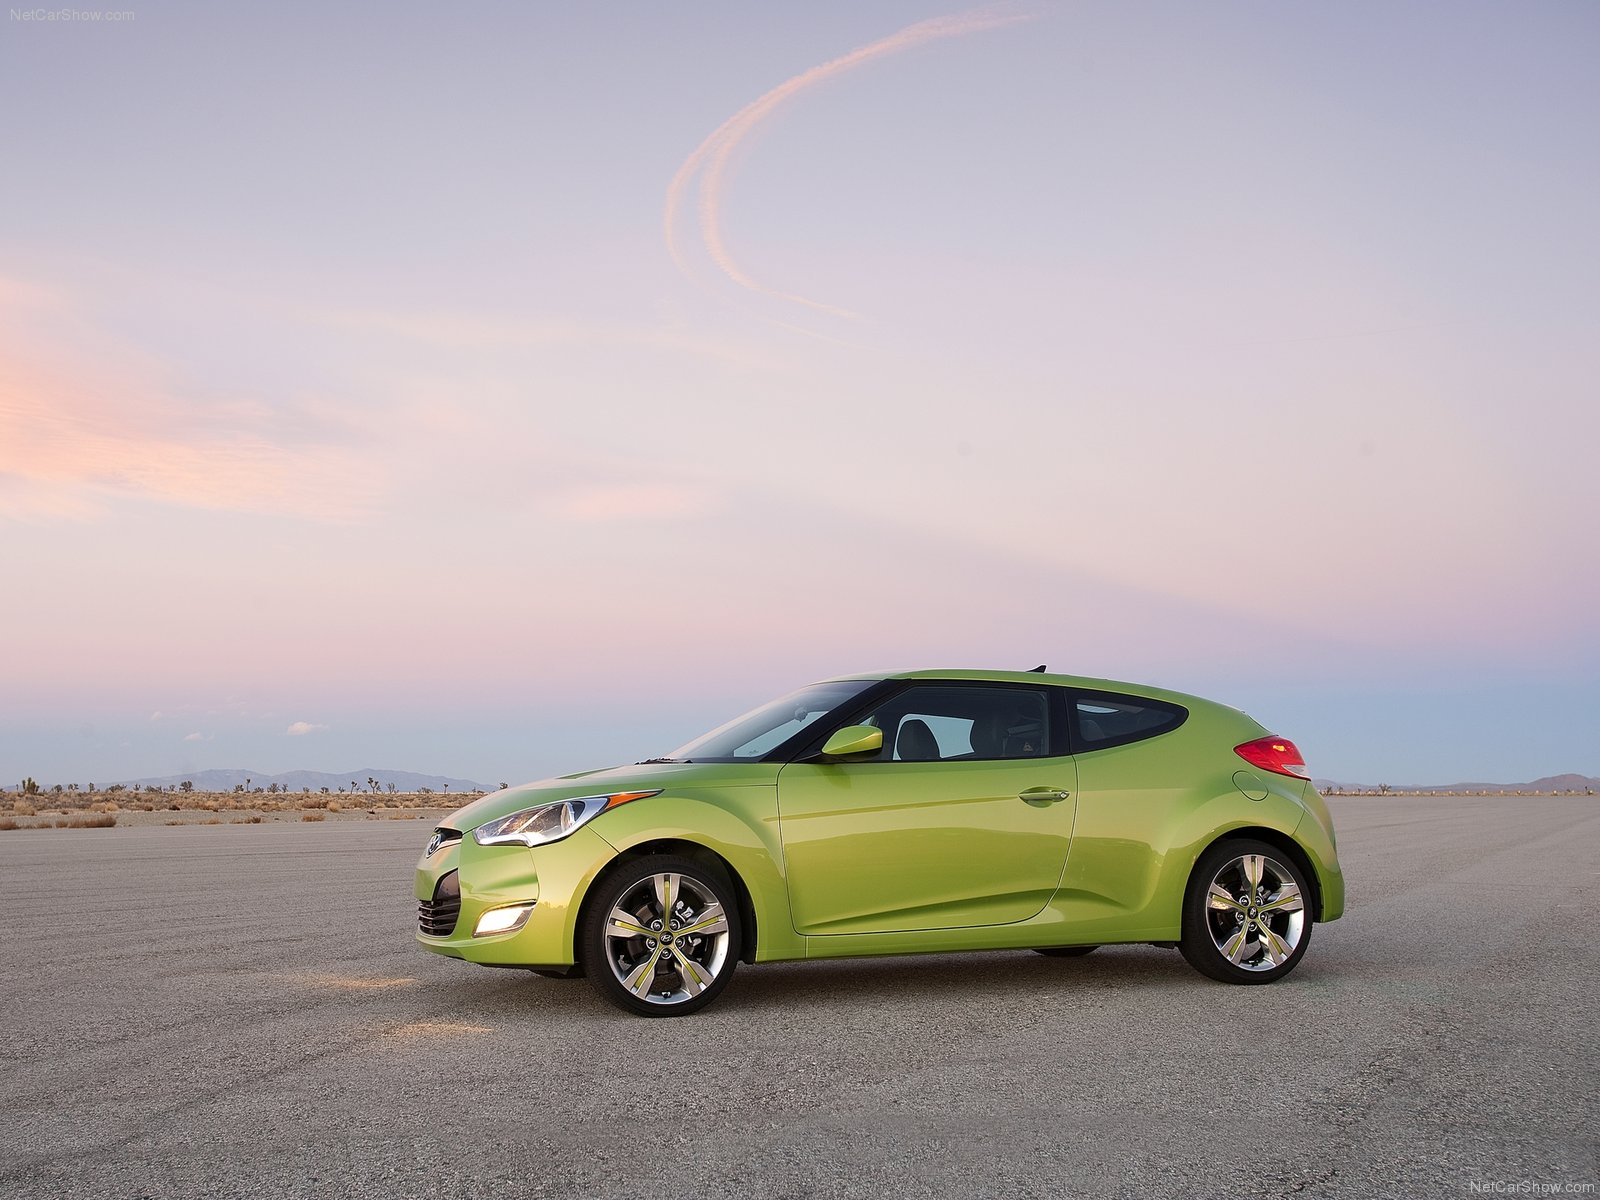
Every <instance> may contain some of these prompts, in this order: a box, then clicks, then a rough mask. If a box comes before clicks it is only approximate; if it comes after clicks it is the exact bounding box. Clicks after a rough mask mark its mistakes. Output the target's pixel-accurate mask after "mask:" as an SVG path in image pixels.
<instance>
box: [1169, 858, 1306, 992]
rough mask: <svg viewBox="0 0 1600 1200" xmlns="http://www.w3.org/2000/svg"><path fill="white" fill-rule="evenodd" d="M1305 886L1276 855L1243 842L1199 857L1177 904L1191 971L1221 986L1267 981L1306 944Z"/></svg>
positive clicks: (1284, 969) (1292, 867)
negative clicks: (1187, 889)
mask: <svg viewBox="0 0 1600 1200" xmlns="http://www.w3.org/2000/svg"><path fill="white" fill-rule="evenodd" d="M1310 894H1311V889H1310V886H1309V884H1308V882H1307V880H1306V877H1305V874H1304V872H1302V871H1301V870H1300V868H1299V867H1298V866H1296V865H1295V863H1294V860H1293V859H1291V858H1290V857H1289V856H1288V855H1287V854H1285V853H1284V852H1283V851H1282V850H1279V849H1278V848H1277V847H1276V846H1269V845H1268V844H1267V843H1265V842H1257V841H1250V840H1246V839H1243V838H1240V839H1236V840H1229V841H1225V842H1218V843H1217V844H1216V845H1215V846H1212V847H1211V848H1210V849H1209V850H1207V851H1206V852H1205V853H1204V854H1202V855H1201V856H1200V861H1199V862H1197V863H1196V864H1195V869H1194V874H1193V876H1191V878H1190V880H1189V892H1188V895H1187V897H1186V898H1185V900H1184V906H1183V941H1182V942H1181V943H1179V946H1180V948H1181V949H1182V951H1183V956H1184V957H1185V958H1186V959H1188V960H1189V965H1190V966H1192V967H1194V969H1195V970H1197V971H1199V972H1200V973H1201V974H1202V975H1209V976H1210V977H1211V978H1212V979H1220V980H1221V981H1222V982H1224V983H1273V982H1275V981H1276V980H1279V979H1282V978H1283V977H1284V976H1285V975H1287V974H1288V973H1289V972H1290V971H1292V970H1294V968H1295V965H1296V964H1297V963H1299V961H1300V959H1301V958H1302V957H1304V955H1305V952H1306V946H1307V945H1309V944H1310V941H1311V909H1310V906H1309V896H1310Z"/></svg>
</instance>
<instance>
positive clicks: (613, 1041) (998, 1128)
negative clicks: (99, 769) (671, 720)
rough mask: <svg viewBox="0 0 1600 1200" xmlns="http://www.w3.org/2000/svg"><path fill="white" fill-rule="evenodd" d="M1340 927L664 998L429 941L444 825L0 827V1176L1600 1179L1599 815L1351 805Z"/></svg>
mask: <svg viewBox="0 0 1600 1200" xmlns="http://www.w3.org/2000/svg"><path fill="white" fill-rule="evenodd" d="M1332 807H1333V810H1334V814H1335V820H1336V822H1337V825H1338V829H1339V838H1340V841H1339V849H1340V857H1341V859H1342V861H1343V863H1344V866H1345V871H1346V876H1347V880H1348V884H1349V896H1350V907H1349V912H1348V915H1347V916H1346V917H1345V918H1344V919H1343V920H1341V921H1338V922H1336V923H1334V924H1331V925H1326V926H1318V927H1317V928H1316V929H1315V930H1314V932H1313V935H1312V944H1311V947H1310V950H1309V952H1308V954H1307V956H1306V958H1305V960H1304V961H1303V962H1302V963H1301V965H1300V967H1299V968H1298V970H1297V971H1296V973H1295V974H1294V975H1293V976H1291V977H1290V979H1288V980H1287V981H1285V982H1284V983H1281V984H1277V985H1273V986H1269V987H1229V986H1226V985H1223V984H1217V983H1212V982H1210V981H1208V980H1206V979H1203V978H1202V977H1201V976H1199V975H1198V974H1196V973H1195V972H1194V971H1192V970H1191V969H1190V968H1189V967H1188V965H1187V964H1186V963H1185V962H1184V961H1183V959H1182V958H1181V957H1180V956H1179V955H1178V954H1177V952H1176V951H1171V950H1159V949H1155V948H1151V947H1117V948H1106V949H1103V950H1101V951H1099V952H1098V953H1095V954H1093V955H1090V956H1088V957H1087V958H1081V959H1060V958H1046V957H1043V956H1040V955H1035V954H1032V953H1017V952H1002V953H993V954H960V955H939V956H932V957H923V958H899V959H871V960H857V961H846V962H818V963H794V964H781V965H771V966H758V967H741V968H740V969H739V971H738V974H737V975H736V977H735V978H734V980H733V982H732V985H731V986H730V987H729V988H728V989H727V991H726V992H724V994H723V995H722V997H721V998H720V999H719V1000H718V1002H717V1003H716V1004H715V1005H714V1006H713V1007H712V1008H710V1009H708V1010H707V1011H705V1012H704V1013H702V1014H699V1015H697V1016H692V1017H688V1018H682V1019H677V1020H658V1021H646V1020H640V1019H638V1018H633V1017H629V1016H626V1015H624V1014H622V1013H620V1012H618V1011H616V1010H614V1009H612V1008H610V1007H609V1006H608V1005H605V1004H604V1003H602V1002H601V1000H600V999H599V998H598V997H597V996H596V995H594V994H593V992H592V991H591V989H590V988H589V986H588V985H587V984H586V983H584V982H583V981H581V980H579V981H557V980H548V979H541V978H538V977H535V976H533V975H531V974H526V973H523V972H514V971H499V970H491V969H487V968H483V967H476V966H472V965H469V964H466V963H460V962H455V961H452V960H448V959H443V958H439V957H437V956H435V955H431V954H427V953H425V952H423V951H422V950H420V949H419V948H417V946H416V945H415V943H414V941H413V932H412V931H413V927H414V925H413V923H414V914H415V905H414V902H413V900H412V897H411V870H412V867H413V865H414V863H415V861H416V858H417V854H418V852H419V849H420V847H421V844H422V842H423V841H424V840H425V839H426V836H427V832H428V829H427V826H426V825H425V824H423V823H422V822H416V823H408V822H396V821H371V822H367V823H358V822H351V823H325V824H305V825H265V824H264V825H221V826H189V827H179V828H164V827H162V828H150V827H147V828H118V829H108V830H59V831H57V830H49V831H37V832H25V831H12V832H6V833H0V871H3V879H4V893H3V894H4V901H3V912H4V918H3V920H0V1006H3V1007H0V1012H3V1017H4V1019H3V1021H0V1197H5V1198H11V1197H17V1198H22V1197H28V1198H30V1200H31V1198H35V1197H57V1196H59V1197H70V1198H72V1200H92V1198H95V1197H117V1198H124V1197H162V1198H165V1197H235V1196H240V1197H244V1196H248V1197H272V1198H280V1197H317V1198H323V1197H434V1196H448V1197H464V1198H470V1197H497V1198H507V1197H519V1196H550V1197H569V1196H571V1197H577V1196H584V1197H589V1196H629V1197H640V1198H645V1197H649V1198H657V1197H669V1198H676V1197H685V1198H687V1197H813V1196H814V1197H836V1196H837V1197H873V1198H874V1200H893V1198H898V1197H924V1196H926V1197H947V1196H948V1197H967V1196H973V1197H989V1196H993V1197H1033V1196H1051V1197H1063V1196H1094V1197H1099V1196H1128V1197H1162V1196H1173V1197H1179V1196H1182V1197H1191V1196H1198V1197H1211V1196H1217V1197H1223V1196H1227V1197H1234V1196H1239V1197H1251V1196H1271V1197H1277V1196H1292V1195H1297V1194H1304V1195H1317V1196H1334V1197H1346V1196H1350V1197H1355V1196H1425V1197H1432V1196H1439V1197H1457V1196H1460V1197H1470V1196H1475V1195H1513V1196H1515V1195H1582V1194H1589V1195H1596V1196H1600V1187H1597V1186H1596V1185H1597V1183H1600V1163H1597V1150H1600V1031H1597V1025H1600V1004H1597V1003H1596V998H1595V989H1596V981H1597V980H1600V952H1597V949H1596V940H1595V929H1596V924H1597V920H1596V919H1597V917H1600V855H1597V850H1600V799H1596V798H1550V797H1543V798H1504V799H1502V798H1477V797H1474V798H1440V799H1410V798H1407V799H1388V798H1349V799H1338V798H1336V799H1334V800H1333V802H1332Z"/></svg>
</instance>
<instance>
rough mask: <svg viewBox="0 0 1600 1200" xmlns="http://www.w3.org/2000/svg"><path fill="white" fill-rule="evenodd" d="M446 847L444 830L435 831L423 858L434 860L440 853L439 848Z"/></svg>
mask: <svg viewBox="0 0 1600 1200" xmlns="http://www.w3.org/2000/svg"><path fill="white" fill-rule="evenodd" d="M442 845H444V830H442V829H435V830H434V831H433V836H432V837H431V838H429V839H428V848H427V850H426V851H424V852H423V855H422V857H423V858H432V857H433V856H434V855H435V854H436V853H438V850H439V847H440V846H442Z"/></svg>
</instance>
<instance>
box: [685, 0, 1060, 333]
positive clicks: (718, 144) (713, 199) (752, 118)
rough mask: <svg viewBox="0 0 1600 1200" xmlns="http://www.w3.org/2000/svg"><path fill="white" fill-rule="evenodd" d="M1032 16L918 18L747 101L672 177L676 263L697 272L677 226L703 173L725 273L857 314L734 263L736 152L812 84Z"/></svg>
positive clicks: (714, 254)
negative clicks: (730, 205) (727, 193)
mask: <svg viewBox="0 0 1600 1200" xmlns="http://www.w3.org/2000/svg"><path fill="white" fill-rule="evenodd" d="M1031 19H1032V16H1031V14H1029V13H1023V12H1018V11H1017V10H1016V9H1015V8H1014V7H1012V6H1011V5H985V6H984V7H982V8H975V9H971V10H970V11H968V12H964V13H956V14H954V15H952V16H948V17H934V18H932V19H930V20H927V21H918V22H917V23H916V24H915V25H907V26H906V27H905V28H904V29H902V30H900V31H899V32H898V33H892V34H890V35H889V36H888V37H886V38H883V39H882V40H880V41H876V42H872V43H871V44H869V45H866V46H862V47H860V48H859V49H856V50H852V51H850V53H848V54H843V55H840V56H839V57H838V58H835V59H831V60H829V61H828V62H825V63H823V64H822V65H821V66H816V67H812V68H811V69H810V70H809V71H803V72H801V73H800V74H799V75H796V76H795V77H794V78H793V79H790V80H787V81H785V82H784V83H780V84H779V85H778V86H777V87H775V88H773V89H772V90H771V91H770V92H768V93H767V94H766V95H764V96H762V97H760V98H759V99H757V100H753V101H751V102H750V103H749V104H747V105H745V106H744V107H743V108H741V109H740V110H739V111H738V112H736V113H735V114H734V115H733V116H731V117H729V118H728V119H727V120H726V121H724V122H723V123H722V124H721V125H719V126H717V128H716V129H715V130H714V131H713V132H712V134H711V136H710V137H708V138H706V140H705V141H703V142H701V143H700V145H699V146H697V147H695V151H694V153H693V154H691V155H689V157H688V158H686V159H684V160H683V165H682V166H681V167H679V168H678V172H677V174H675V175H674V176H673V177H672V182H671V183H670V184H668V185H667V203H666V210H665V211H664V213H663V214H662V228H663V231H664V232H665V234H666V240H667V251H668V253H670V254H671V255H672V261H673V262H675V263H677V264H678V269H679V270H681V271H683V272H684V273H685V274H686V275H687V274H692V272H691V271H690V269H689V263H688V260H687V259H686V258H685V257H684V253H683V249H682V247H681V246H680V245H679V242H678V233H677V227H678V223H679V215H680V213H681V212H682V209H683V204H684V198H685V196H686V195H687V193H688V192H689V189H690V187H691V186H692V183H693V180H694V177H695V175H696V173H700V204H699V214H700V237H701V240H702V241H703V242H704V243H705V247H706V253H707V254H709V255H710V257H711V261H712V262H714V263H715V264H716V265H717V266H718V267H719V268H720V269H721V271H722V273H723V274H724V275H726V276H727V277H728V278H729V279H731V280H733V282H734V283H737V284H738V285H739V286H740V287H745V288H749V289H750V290H751V291H753V292H760V293H761V294H762V295H764V296H772V297H774V298H776V299H779V300H788V301H791V302H793V303H795V304H804V305H806V306H808V307H810V308H814V309H818V310H819V311H821V312H825V313H831V314H833V315H834V316H840V317H849V316H854V315H855V314H853V313H851V312H848V311H847V310H845V309H842V308H836V307H834V306H833V305H831V304H820V303H818V302H817V301H815V300H808V299H806V298H805V297H804V296H796V295H793V294H791V293H789V292H781V291H777V290H775V289H773V288H769V287H766V286H764V285H762V284H760V283H757V282H756V281H755V280H754V279H752V278H750V276H749V275H747V274H745V272H744V271H743V270H742V269H741V268H740V267H739V264H738V263H736V262H734V260H733V256H732V255H731V254H729V253H728V247H727V243H726V242H725V241H724V240H723V237H722V191H723V183H724V177H725V176H726V174H727V170H728V160H729V158H730V157H731V156H732V154H733V151H734V150H735V148H736V147H737V146H738V145H739V143H740V142H742V141H743V140H744V139H745V138H747V137H748V136H749V135H750V133H751V131H752V130H754V129H755V127H756V126H757V125H759V124H760V123H761V122H762V121H764V120H766V119H767V117H769V116H771V115H772V113H773V112H774V111H775V110H776V109H777V108H778V106H779V105H780V104H782V103H783V102H784V101H786V100H790V99H792V98H793V97H795V96H797V95H799V94H800V93H801V92H803V91H805V90H806V89H807V88H810V87H815V86H816V85H817V84H819V83H821V82H822V81H823V80H825V79H831V78H832V77H833V76H835V75H840V74H843V73H844V72H845V71H849V70H852V69H853V68H855V67H859V66H863V65H865V64H866V63H869V62H871V61H872V60H873V59H877V58H883V57H884V56H885V55H889V54H897V53H899V52H900V51H901V50H909V49H911V48H912V47H913V46H920V45H922V44H923V43H924V42H932V41H937V40H938V39H940V38H948V37H960V36H961V35H963V34H968V33H981V32H983V31H984V30H987V29H998V28H999V27H1001V26H1003V25H1014V24H1016V23H1017V22H1019V21H1027V20H1031Z"/></svg>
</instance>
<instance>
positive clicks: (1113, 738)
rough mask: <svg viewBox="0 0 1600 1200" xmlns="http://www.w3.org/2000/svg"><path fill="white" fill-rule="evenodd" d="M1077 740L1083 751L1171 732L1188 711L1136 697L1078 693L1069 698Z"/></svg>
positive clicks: (1176, 706)
mask: <svg viewBox="0 0 1600 1200" xmlns="http://www.w3.org/2000/svg"><path fill="white" fill-rule="evenodd" d="M1071 711H1072V720H1073V724H1074V725H1075V726H1076V728H1075V730H1074V732H1075V733H1076V734H1077V737H1076V742H1077V745H1078V746H1079V748H1081V749H1083V750H1101V749H1104V748H1105V747H1107V746H1121V745H1125V744H1126V743H1128V742H1139V741H1143V740H1144V739H1145V738H1152V737H1156V736H1158V735H1160V734H1163V733H1170V732H1171V731H1172V730H1174V729H1176V728H1177V727H1178V726H1179V725H1182V724H1183V722H1184V720H1185V719H1186V718H1187V717H1188V716H1189V713H1188V710H1187V709H1184V708H1180V707H1179V706H1178V705H1176V704H1168V703H1166V702H1165V701H1163V700H1146V699H1143V698H1141V697H1137V696H1101V695H1080V696H1076V697H1074V698H1073V700H1072V704H1071Z"/></svg>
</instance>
